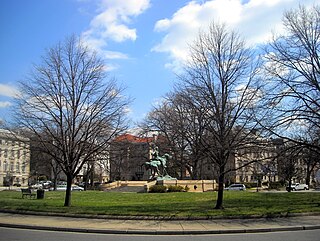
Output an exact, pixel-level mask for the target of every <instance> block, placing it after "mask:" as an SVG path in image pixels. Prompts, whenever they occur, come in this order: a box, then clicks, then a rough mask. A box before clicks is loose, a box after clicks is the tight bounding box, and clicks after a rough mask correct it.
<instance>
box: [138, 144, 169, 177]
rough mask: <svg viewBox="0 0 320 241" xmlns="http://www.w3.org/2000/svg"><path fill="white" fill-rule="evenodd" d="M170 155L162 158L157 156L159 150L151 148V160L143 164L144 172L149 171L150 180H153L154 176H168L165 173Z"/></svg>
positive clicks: (155, 147)
mask: <svg viewBox="0 0 320 241" xmlns="http://www.w3.org/2000/svg"><path fill="white" fill-rule="evenodd" d="M169 158H170V155H169V154H167V153H166V154H164V155H163V156H159V150H158V147H157V146H154V147H153V151H152V153H151V159H150V161H148V162H145V163H144V164H143V165H144V166H145V168H146V170H149V169H150V170H151V178H150V179H154V178H155V176H156V174H157V175H158V177H164V176H166V175H168V173H167V170H166V168H167V162H168V161H169Z"/></svg>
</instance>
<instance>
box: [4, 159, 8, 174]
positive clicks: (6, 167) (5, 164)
mask: <svg viewBox="0 0 320 241" xmlns="http://www.w3.org/2000/svg"><path fill="white" fill-rule="evenodd" d="M4 171H5V172H6V171H8V162H6V161H5V162H4Z"/></svg>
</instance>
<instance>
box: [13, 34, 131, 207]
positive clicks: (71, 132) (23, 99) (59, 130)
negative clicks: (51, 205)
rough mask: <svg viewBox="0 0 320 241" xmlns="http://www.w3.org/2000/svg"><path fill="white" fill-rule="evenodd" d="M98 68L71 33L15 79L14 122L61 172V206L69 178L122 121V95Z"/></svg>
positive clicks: (104, 145)
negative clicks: (33, 138) (17, 83)
mask: <svg viewBox="0 0 320 241" xmlns="http://www.w3.org/2000/svg"><path fill="white" fill-rule="evenodd" d="M104 70H105V66H104V64H103V62H102V60H101V59H99V58H98V57H97V56H96V54H95V53H94V52H91V51H90V50H89V49H88V47H87V46H85V45H84V43H82V42H81V40H80V39H78V38H77V37H74V36H73V37H70V38H68V39H66V41H65V42H63V43H59V44H58V45H57V46H55V47H53V48H50V49H49V50H48V51H47V53H46V55H45V56H44V57H43V58H42V63H41V64H39V65H36V66H35V67H34V70H33V72H32V74H31V75H30V78H29V79H28V81H24V82H21V93H22V95H21V96H20V98H18V99H17V109H16V110H17V112H16V122H17V124H18V126H19V127H21V128H24V129H28V130H29V131H31V133H33V134H34V135H35V136H37V139H38V140H39V143H38V146H39V147H40V148H41V149H42V151H43V152H45V153H47V154H48V155H49V156H51V157H52V159H53V160H55V161H56V162H57V163H58V164H59V166H60V167H61V169H62V170H63V172H64V173H65V175H66V177H67V191H66V196H65V202H64V205H65V206H70V205H71V184H72V181H73V179H74V178H75V177H76V175H77V174H78V173H79V172H80V170H81V169H82V167H83V165H84V164H85V163H86V162H87V161H89V160H93V159H94V157H96V156H97V155H99V154H100V153H103V152H104V151H105V150H106V148H107V147H108V145H109V141H110V139H111V138H113V137H114V136H115V135H116V134H117V133H119V132H120V131H122V130H123V128H124V127H125V125H124V116H125V110H126V106H127V104H128V100H126V99H124V98H123V96H122V93H121V92H122V89H121V88H119V87H118V86H117V85H116V83H115V81H114V80H108V81H107V79H106V74H105V71H104Z"/></svg>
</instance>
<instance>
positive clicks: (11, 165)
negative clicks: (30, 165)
mask: <svg viewBox="0 0 320 241" xmlns="http://www.w3.org/2000/svg"><path fill="white" fill-rule="evenodd" d="M10 171H11V172H13V162H10Z"/></svg>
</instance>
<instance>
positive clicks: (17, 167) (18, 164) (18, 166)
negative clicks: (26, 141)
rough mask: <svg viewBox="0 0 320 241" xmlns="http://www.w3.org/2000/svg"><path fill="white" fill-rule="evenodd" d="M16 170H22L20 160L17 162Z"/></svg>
mask: <svg viewBox="0 0 320 241" xmlns="http://www.w3.org/2000/svg"><path fill="white" fill-rule="evenodd" d="M16 171H17V172H20V163H19V162H17V164H16Z"/></svg>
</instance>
